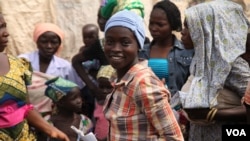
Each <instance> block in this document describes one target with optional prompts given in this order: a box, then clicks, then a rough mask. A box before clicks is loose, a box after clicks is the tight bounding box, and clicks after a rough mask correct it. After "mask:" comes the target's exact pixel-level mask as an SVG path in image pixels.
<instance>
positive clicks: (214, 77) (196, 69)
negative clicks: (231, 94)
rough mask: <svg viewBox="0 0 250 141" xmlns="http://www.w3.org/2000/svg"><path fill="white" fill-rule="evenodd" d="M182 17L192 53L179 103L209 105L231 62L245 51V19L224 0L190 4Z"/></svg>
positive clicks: (233, 5) (236, 8) (221, 85)
mask: <svg viewBox="0 0 250 141" xmlns="http://www.w3.org/2000/svg"><path fill="white" fill-rule="evenodd" d="M185 17H186V21H187V25H188V29H189V32H190V35H191V38H192V41H193V43H194V49H195V55H194V57H193V60H192V63H191V66H190V72H191V74H192V75H194V78H193V80H192V82H191V87H190V90H189V93H188V94H187V96H186V98H185V100H184V101H182V104H183V106H184V107H185V108H197V107H206V108H207V107H213V106H215V105H217V100H216V96H217V92H218V90H220V89H222V88H223V87H224V84H225V81H226V79H227V77H228V75H229V73H230V72H231V69H232V65H233V64H234V62H235V60H236V59H237V58H238V57H239V56H240V55H241V54H243V53H244V52H245V46H246V38H247V30H248V25H247V18H246V17H245V15H244V14H243V9H242V7H241V6H240V5H238V4H236V3H234V2H230V1H227V0H216V1H212V2H206V3H202V4H198V5H195V6H193V7H190V8H188V9H187V10H186V11H185ZM236 65H237V64H236Z"/></svg>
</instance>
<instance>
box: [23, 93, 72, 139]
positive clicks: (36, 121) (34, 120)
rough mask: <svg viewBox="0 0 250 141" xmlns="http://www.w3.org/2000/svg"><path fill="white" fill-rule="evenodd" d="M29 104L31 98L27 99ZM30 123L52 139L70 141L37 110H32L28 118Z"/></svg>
mask: <svg viewBox="0 0 250 141" xmlns="http://www.w3.org/2000/svg"><path fill="white" fill-rule="evenodd" d="M26 101H27V103H30V100H29V97H28V96H27V99H26ZM26 119H27V120H28V123H29V124H30V125H32V126H33V127H35V128H36V129H38V130H40V131H42V132H44V133H45V134H47V135H48V136H50V137H51V138H57V139H61V140H63V141H70V140H69V138H68V136H67V135H66V134H64V133H63V132H62V131H60V130H58V129H57V128H56V127H54V126H52V125H50V124H49V123H48V122H47V121H46V120H45V119H44V118H43V117H42V116H41V115H40V114H39V113H38V112H37V111H36V110H34V109H33V110H30V111H29V112H28V115H27V116H26Z"/></svg>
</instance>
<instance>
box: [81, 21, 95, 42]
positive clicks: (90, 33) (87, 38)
mask: <svg viewBox="0 0 250 141" xmlns="http://www.w3.org/2000/svg"><path fill="white" fill-rule="evenodd" d="M98 39H99V29H98V27H97V25H95V24H86V25H85V26H83V28H82V40H83V43H84V44H85V46H87V47H89V46H91V45H92V44H93V43H94V42H95V41H96V40H98Z"/></svg>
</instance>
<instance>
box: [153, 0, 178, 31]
mask: <svg viewBox="0 0 250 141" xmlns="http://www.w3.org/2000/svg"><path fill="white" fill-rule="evenodd" d="M155 8H160V9H162V10H163V11H164V12H165V13H166V15H167V18H168V21H169V23H170V26H171V28H172V30H175V31H181V30H182V21H181V13H180V10H179V9H178V7H177V6H176V5H175V4H174V3H173V2H171V1H169V0H162V1H160V2H158V3H156V4H155V5H154V7H153V10H154V9H155Z"/></svg>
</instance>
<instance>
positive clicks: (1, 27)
mask: <svg viewBox="0 0 250 141" xmlns="http://www.w3.org/2000/svg"><path fill="white" fill-rule="evenodd" d="M6 26H7V24H6V22H5V20H4V18H3V15H1V14H0V52H3V51H4V49H5V47H7V43H8V36H9V33H8V31H7V28H6Z"/></svg>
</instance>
